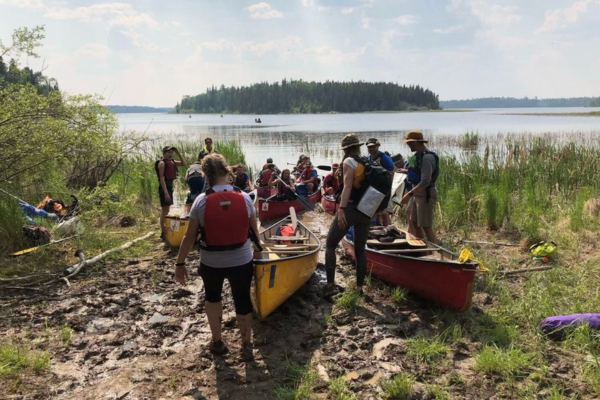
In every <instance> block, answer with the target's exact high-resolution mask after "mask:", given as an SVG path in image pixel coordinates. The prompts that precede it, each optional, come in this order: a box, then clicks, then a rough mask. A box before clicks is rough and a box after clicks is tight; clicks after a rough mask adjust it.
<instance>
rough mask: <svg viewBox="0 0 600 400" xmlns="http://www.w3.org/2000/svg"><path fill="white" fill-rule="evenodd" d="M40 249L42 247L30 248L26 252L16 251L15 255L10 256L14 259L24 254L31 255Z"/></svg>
mask: <svg viewBox="0 0 600 400" xmlns="http://www.w3.org/2000/svg"><path fill="white" fill-rule="evenodd" d="M38 247H40V246H35V247H30V248H28V249H25V250H20V251H16V252H14V253H10V255H11V256H13V257H18V256H22V255H24V254H29V253H31V252H33V251H36V250H37V249H38Z"/></svg>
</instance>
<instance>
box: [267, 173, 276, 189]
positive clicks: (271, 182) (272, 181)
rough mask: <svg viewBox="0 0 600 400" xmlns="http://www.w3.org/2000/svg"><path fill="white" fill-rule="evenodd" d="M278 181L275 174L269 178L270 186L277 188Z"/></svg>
mask: <svg viewBox="0 0 600 400" xmlns="http://www.w3.org/2000/svg"><path fill="white" fill-rule="evenodd" d="M277 181H278V179H276V178H275V174H271V177H270V178H269V186H276V185H277Z"/></svg>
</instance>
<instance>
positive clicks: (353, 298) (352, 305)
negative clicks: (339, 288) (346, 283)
mask: <svg viewBox="0 0 600 400" xmlns="http://www.w3.org/2000/svg"><path fill="white" fill-rule="evenodd" d="M359 300H360V294H359V293H358V292H357V291H354V290H346V291H345V292H344V293H343V294H342V295H341V296H340V297H339V298H338V299H337V300H336V301H335V306H336V307H338V308H341V309H344V310H346V311H356V308H357V307H358V301H359Z"/></svg>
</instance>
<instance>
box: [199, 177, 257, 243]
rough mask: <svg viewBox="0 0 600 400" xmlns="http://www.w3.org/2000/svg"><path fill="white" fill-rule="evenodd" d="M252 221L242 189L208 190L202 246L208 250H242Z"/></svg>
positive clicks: (201, 231)
mask: <svg viewBox="0 0 600 400" xmlns="http://www.w3.org/2000/svg"><path fill="white" fill-rule="evenodd" d="M249 229H250V220H249V218H248V209H247V208H246V200H244V196H243V195H242V193H241V191H240V189H238V188H236V187H234V189H233V191H227V190H224V191H222V192H215V191H214V190H212V189H209V190H207V191H206V205H205V208H204V224H203V225H202V227H201V229H200V233H201V235H202V239H201V242H200V248H202V249H204V250H208V251H225V250H234V249H239V248H240V247H242V246H243V245H244V244H246V241H247V240H248V232H249Z"/></svg>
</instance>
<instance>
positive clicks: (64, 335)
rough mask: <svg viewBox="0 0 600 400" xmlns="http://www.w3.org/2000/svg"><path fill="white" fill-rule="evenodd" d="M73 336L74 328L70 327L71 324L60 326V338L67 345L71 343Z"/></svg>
mask: <svg viewBox="0 0 600 400" xmlns="http://www.w3.org/2000/svg"><path fill="white" fill-rule="evenodd" d="M72 336H73V329H71V328H70V327H69V325H66V324H65V325H64V326H63V327H62V328H60V339H61V340H62V342H63V344H64V345H65V346H69V344H70V343H71V337H72Z"/></svg>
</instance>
